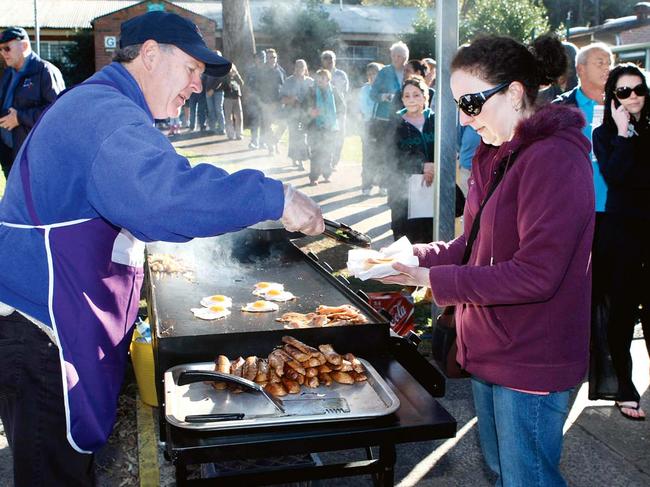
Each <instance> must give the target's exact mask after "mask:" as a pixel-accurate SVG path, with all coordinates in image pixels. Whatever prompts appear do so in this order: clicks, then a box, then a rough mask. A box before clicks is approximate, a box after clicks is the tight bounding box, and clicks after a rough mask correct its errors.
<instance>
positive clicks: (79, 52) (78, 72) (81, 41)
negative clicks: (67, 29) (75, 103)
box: [60, 32, 95, 88]
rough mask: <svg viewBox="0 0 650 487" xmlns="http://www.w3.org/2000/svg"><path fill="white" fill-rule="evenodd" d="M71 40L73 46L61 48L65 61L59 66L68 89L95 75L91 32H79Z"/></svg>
mask: <svg viewBox="0 0 650 487" xmlns="http://www.w3.org/2000/svg"><path fill="white" fill-rule="evenodd" d="M72 40H73V41H74V44H71V45H69V46H66V47H64V48H63V53H64V54H65V58H66V59H65V62H64V63H63V64H62V65H61V66H60V68H61V74H62V75H63V79H64V80H65V85H66V86H67V87H68V88H70V87H72V86H74V85H76V84H79V83H81V82H82V81H84V80H85V79H86V78H89V77H90V76H92V75H93V74H94V73H95V40H94V36H93V34H92V32H79V33H77V34H75V36H74V37H73V38H72Z"/></svg>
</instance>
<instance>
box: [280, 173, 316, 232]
mask: <svg viewBox="0 0 650 487" xmlns="http://www.w3.org/2000/svg"><path fill="white" fill-rule="evenodd" d="M280 221H281V222H282V224H283V225H284V228H286V229H287V230H289V231H290V232H302V233H304V234H306V235H319V234H321V233H323V231H324V230H325V223H324V222H323V214H322V213H321V209H320V206H318V205H317V204H316V202H315V201H314V200H312V199H311V198H310V197H308V196H307V195H305V194H304V193H301V192H300V191H296V190H295V189H293V187H292V186H291V185H289V184H285V185H284V212H283V213H282V219H281V220H280Z"/></svg>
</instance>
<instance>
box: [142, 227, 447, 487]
mask: <svg viewBox="0 0 650 487" xmlns="http://www.w3.org/2000/svg"><path fill="white" fill-rule="evenodd" d="M295 236H296V235H294V234H290V233H288V232H286V231H285V230H283V229H273V230H259V229H244V230H241V231H239V232H236V233H233V234H228V235H223V236H219V237H214V238H209V239H196V240H194V241H192V242H189V243H186V244H168V243H155V244H150V245H148V248H147V251H148V253H149V254H152V253H167V254H173V255H175V256H176V257H179V258H180V259H182V261H183V262H184V263H186V265H187V268H188V269H189V270H191V274H189V275H188V274H187V273H185V274H182V275H172V276H169V275H167V274H165V273H158V272H153V271H152V270H151V269H150V268H148V270H147V274H146V279H147V283H146V289H147V294H148V302H149V305H150V309H149V313H150V321H151V324H152V331H153V347H154V361H155V370H156V391H157V395H158V402H159V404H161V407H162V410H161V414H160V418H161V424H160V426H161V428H160V431H161V439H162V440H163V441H165V443H166V447H165V448H166V454H167V455H168V457H169V458H170V459H171V461H172V462H173V463H174V465H175V466H176V476H177V482H178V484H179V485H185V484H186V483H188V482H195V481H188V480H187V478H186V477H187V470H186V468H187V466H188V465H193V464H201V463H212V462H217V461H223V460H232V459H254V458H265V457H268V456H277V455H295V454H303V453H314V452H323V451H335V450H344V449H352V448H366V451H367V452H368V455H369V458H368V459H367V460H363V461H359V462H352V463H345V464H341V465H315V466H308V467H296V468H283V469H281V470H273V471H268V472H264V473H259V472H258V471H255V472H249V473H246V472H244V473H241V472H238V473H237V474H236V476H235V474H232V473H228V474H225V475H223V476H221V477H220V485H221V484H223V485H229V484H232V485H235V484H237V485H242V484H245V485H255V484H269V483H278V482H291V481H298V480H308V479H316V478H333V477H341V476H349V475H361V474H372V475H373V476H374V477H373V478H374V479H375V481H376V483H378V484H380V485H393V467H394V463H395V445H396V444H397V443H402V442H412V441H425V440H431V439H440V438H448V437H452V436H454V435H455V431H456V421H455V420H454V418H453V417H452V416H451V415H450V414H449V413H448V412H447V411H446V410H445V409H444V408H442V406H440V405H439V404H438V402H437V401H436V400H435V398H436V397H440V396H443V395H444V388H445V379H444V376H443V375H442V374H441V373H440V372H439V371H438V370H437V369H436V368H435V367H434V366H432V365H431V364H430V363H429V362H428V361H426V360H425V359H424V358H423V357H422V356H421V355H420V354H419V353H418V352H417V348H416V345H417V344H416V343H414V342H413V341H411V340H409V339H406V338H403V337H399V336H397V335H395V334H394V333H392V332H391V329H390V325H389V321H388V319H387V317H386V316H385V315H383V314H380V313H378V312H377V311H375V310H374V309H373V308H372V307H371V306H370V305H369V304H368V299H367V296H365V294H363V293H358V292H355V291H354V290H353V289H352V288H351V287H350V285H349V283H348V282H347V280H346V279H345V278H342V277H337V276H334V275H333V274H332V269H331V267H330V266H328V265H327V263H326V262H323V261H320V260H319V259H318V258H317V257H316V256H315V255H313V254H305V253H303V252H302V251H301V250H300V249H299V248H298V247H297V246H296V245H295V244H294V243H293V241H292V240H291V237H295ZM259 281H270V282H279V283H282V284H284V286H285V288H286V289H287V290H289V291H291V292H292V293H293V294H295V295H296V296H297V297H298V299H296V300H294V301H290V302H287V303H279V305H280V311H279V312H272V313H259V314H258V313H244V312H241V311H240V310H239V308H240V307H241V306H242V305H243V304H245V303H247V302H251V301H255V300H256V299H258V298H257V297H256V296H253V295H252V294H251V291H252V290H253V287H254V284H255V283H256V282H259ZM213 294H223V295H227V296H229V297H231V298H232V300H233V308H232V313H231V314H230V315H229V316H227V317H226V318H223V319H220V320H215V321H202V320H198V319H196V318H194V317H193V315H192V313H191V312H190V308H195V307H198V306H199V301H200V299H201V298H202V297H205V296H210V295H213ZM321 304H324V305H331V306H339V305H342V304H349V305H352V306H354V307H356V308H357V309H359V310H360V311H361V313H362V314H363V315H364V316H365V317H366V318H367V323H366V324H362V325H344V326H331V327H312V328H299V329H285V323H281V322H278V321H276V318H277V317H278V316H279V315H281V314H282V313H284V312H288V311H296V312H300V313H308V312H313V311H314V310H315V308H316V307H317V306H318V305H321ZM284 335H291V336H293V337H295V338H297V339H299V340H301V341H303V342H304V343H306V344H309V345H312V346H317V345H318V344H324V343H330V344H332V345H333V347H334V348H335V349H336V350H337V351H339V352H340V353H347V352H351V353H353V354H355V355H356V356H358V357H359V358H360V359H362V360H364V361H365V362H366V363H367V364H368V365H369V366H370V368H371V369H372V374H371V377H370V378H369V382H371V383H370V384H367V383H364V384H363V385H361V386H358V385H357V384H354V385H350V386H341V387H339V388H338V389H336V390H337V391H341V394H342V395H343V397H345V394H346V392H345V389H344V387H349V388H350V389H349V390H350V391H353V390H354V391H357V390H356V389H354V388H355V387H357V386H358V387H365V388H366V389H363V390H364V391H366V392H368V390H369V392H370V394H372V393H373V390H372V388H375V389H374V392H375V393H376V394H377V396H378V397H379V399H380V400H378V402H379V403H380V404H381V402H382V401H383V402H384V403H386V404H389V403H390V404H391V405H392V406H391V407H387V408H386V411H385V413H384V412H382V411H381V408H380V409H379V410H377V409H375V410H374V411H370V412H368V413H367V415H366V414H364V413H362V412H359V411H358V408H355V407H354V403H353V401H352V399H351V398H348V399H350V400H351V401H352V404H351V405H350V407H349V409H351V410H352V411H349V412H352V413H354V412H355V409H357V411H356V413H357V414H345V413H344V414H341V415H340V417H336V414H337V413H341V412H342V411H338V408H335V411H334V412H333V413H332V411H329V410H328V414H329V413H332V414H330V415H329V416H327V415H325V416H324V415H316V416H314V417H313V418H311V417H309V416H307V417H301V418H298V420H296V418H287V420H286V421H284V420H283V419H282V418H280V419H278V418H273V420H271V421H269V420H265V421H262V422H260V423H256V422H255V421H253V422H252V423H251V422H247V421H246V420H243V421H241V419H242V414H243V415H244V417H245V415H246V414H249V413H250V409H253V407H252V406H250V407H248V406H243V408H244V409H248V410H242V411H238V410H237V411H227V412H228V413H229V415H228V416H225V415H219V414H217V417H216V418H214V420H212V421H211V417H210V415H209V414H208V415H205V417H206V421H205V424H201V418H202V417H204V416H202V415H193V414H192V413H193V412H194V411H192V410H191V408H190V409H189V410H187V411H183V408H184V407H185V406H184V405H183V404H190V406H191V403H192V400H189V402H188V400H187V397H190V398H191V397H196V396H192V394H199V395H201V394H202V393H201V392H200V391H201V390H205V391H206V392H205V394H206V395H209V394H211V393H212V394H217V393H220V392H221V391H211V389H210V387H209V386H206V385H205V384H202V383H200V382H198V383H196V384H193V385H192V386H193V387H194V389H192V390H191V391H189V390H188V389H186V387H188V386H183V387H180V386H179V385H178V384H176V382H175V381H176V380H177V379H178V377H180V376H181V375H182V374H183V372H184V370H185V369H186V370H188V371H192V370H194V371H195V370H197V369H199V370H208V369H209V368H210V366H211V364H210V363H211V362H213V361H214V359H215V357H216V356H217V355H218V354H223V355H226V356H228V357H229V358H231V359H234V358H236V357H238V356H242V357H246V356H249V355H257V356H259V357H265V356H267V355H268V354H269V352H271V351H272V350H273V348H274V347H276V346H278V345H280V344H281V342H282V336H284ZM165 377H166V378H167V383H165ZM377 384H380V385H381V386H382V387H385V388H386V390H384V391H383V392H382V390H381V388H379V386H378V385H377ZM192 386H189V387H192ZM184 387H185V388H184ZM201 388H203V389H201ZM368 388H370V389H368ZM323 389H325V388H324V387H323ZM176 392H178V394H179V395H181V396H183V395H184V396H185V399H184V400H178V401H177V400H175V399H176V398H175V397H174V394H175V393H176ZM166 394H167V395H166ZM242 396H245V394H243V395H242ZM210 397H211V398H214V400H215V401H218V400H219V399H218V398H219V397H220V396H216V395H213V396H210ZM199 399H200V398H197V401H198V400H199ZM256 399H259V398H249V397H246V398H245V400H243V401H242V402H241V404H243V405H246V404H249V405H252V404H253V403H252V402H251V401H254V400H256ZM283 399H286V400H287V401H290V400H291V399H292V397H290V396H287V397H285V398H283ZM389 399H390V401H389ZM211 400H212V399H210V398H206V399H205V400H204V401H207V402H210V401H211ZM261 400H262V401H264V399H263V398H262V399H261ZM183 401H185V403H184V402H183ZM391 401H392V402H391ZM172 404H173V407H172ZM346 404H347V403H346ZM256 405H257V404H256ZM167 406H169V407H167ZM267 406H268V405H267ZM220 407H221V406H220V405H219V404H217V405H216V406H215V410H214V412H216V413H219V412H220ZM395 408H396V409H395ZM271 409H272V407H271ZM230 413H241V414H233V415H232V417H230V416H231V414H230ZM185 415H187V416H188V417H189V416H191V417H192V419H191V422H187V423H186V422H184V417H185ZM332 415H333V417H332ZM166 416H167V419H166ZM262 416H263V415H262ZM197 417H198V418H199V420H198V421H197V419H196V418H197ZM324 419H325V420H324ZM231 421H234V423H233V422H231ZM373 446H378V447H379V455H378V457H377V458H374V457H372V455H371V449H370V447H373Z"/></svg>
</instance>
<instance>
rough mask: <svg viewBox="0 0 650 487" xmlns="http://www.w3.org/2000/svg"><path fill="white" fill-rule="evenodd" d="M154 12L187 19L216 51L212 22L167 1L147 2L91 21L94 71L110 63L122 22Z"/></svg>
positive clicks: (214, 28)
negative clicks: (173, 14) (93, 41)
mask: <svg viewBox="0 0 650 487" xmlns="http://www.w3.org/2000/svg"><path fill="white" fill-rule="evenodd" d="M154 10H164V11H166V12H174V13H176V14H178V15H182V16H183V17H187V18H188V19H190V20H191V21H192V22H194V23H195V24H196V25H197V26H198V27H199V30H200V31H201V33H202V34H203V37H204V38H205V42H206V44H207V45H208V47H209V48H211V49H216V40H217V35H216V30H217V24H216V22H215V21H214V20H212V19H209V18H207V17H204V16H203V15H199V14H196V13H194V12H191V11H189V10H186V9H184V8H182V7H179V6H178V5H174V4H173V3H171V2H168V1H167V0H147V1H143V2H140V3H136V4H135V5H131V6H128V7H125V8H122V9H120V10H117V11H115V12H111V13H108V14H106V15H102V16H101V17H97V18H96V19H94V20H93V21H92V26H93V32H94V36H95V70H96V71H97V70H99V69H101V68H102V67H104V66H106V65H107V64H109V63H110V62H111V58H112V57H113V52H114V51H115V48H116V47H117V45H118V43H119V33H120V25H121V24H122V22H124V21H126V20H128V19H130V18H133V17H136V16H138V15H141V14H143V13H146V12H151V11H154Z"/></svg>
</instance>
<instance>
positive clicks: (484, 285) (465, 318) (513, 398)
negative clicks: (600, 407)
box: [384, 36, 594, 486]
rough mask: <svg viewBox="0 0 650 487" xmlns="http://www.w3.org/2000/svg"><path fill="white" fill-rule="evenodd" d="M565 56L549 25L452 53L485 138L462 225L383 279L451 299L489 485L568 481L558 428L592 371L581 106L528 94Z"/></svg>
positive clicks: (589, 203) (455, 89) (468, 112)
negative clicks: (543, 32)
mask: <svg viewBox="0 0 650 487" xmlns="http://www.w3.org/2000/svg"><path fill="white" fill-rule="evenodd" d="M565 67H566V58H565V55H564V51H563V48H562V45H561V44H560V42H559V41H558V40H557V39H555V38H554V37H551V36H541V37H539V38H537V39H536V40H535V41H534V44H533V45H532V46H530V47H528V46H524V45H523V44H520V43H519V42H517V41H515V40H513V39H510V38H506V37H497V36H488V37H483V38H480V39H478V40H476V41H474V42H473V43H472V44H470V45H467V46H464V47H462V48H461V49H460V50H459V51H458V52H457V54H456V56H455V57H454V59H453V61H452V64H451V72H452V75H451V90H452V93H453V96H454V99H455V100H456V102H457V104H458V107H459V108H460V112H459V119H460V123H461V124H462V125H470V126H471V127H472V128H474V129H475V130H476V131H477V132H478V134H479V135H480V136H481V138H482V143H481V145H480V146H479V148H478V150H477V152H476V155H475V157H474V159H473V163H472V173H471V177H470V181H469V192H468V202H467V204H466V205H465V218H464V225H465V228H464V233H463V234H462V235H461V236H460V237H458V238H457V239H455V240H453V241H451V242H447V243H445V242H437V243H433V244H428V245H415V246H414V247H413V253H414V255H416V256H417V257H418V259H419V264H420V267H408V266H404V265H401V264H395V265H394V266H393V267H394V268H395V269H396V270H398V271H400V272H402V273H403V274H401V275H399V276H395V277H389V278H384V281H385V282H392V283H399V284H403V285H426V286H429V287H430V288H431V290H432V294H433V298H434V300H435V301H436V303H437V304H438V305H439V306H448V305H455V306H456V314H455V318H456V331H457V343H458V354H457V357H456V358H457V361H458V362H459V363H460V365H461V366H462V367H463V368H464V369H465V370H466V371H467V372H469V373H470V374H471V375H472V390H473V393H474V402H475V407H476V413H477V416H478V425H479V435H480V440H481V446H482V449H483V454H484V456H485V459H486V462H487V464H488V466H489V467H490V469H491V470H493V471H494V472H495V474H496V475H498V476H499V479H498V481H497V485H536V486H564V485H566V482H565V481H564V479H563V478H562V475H561V473H560V469H559V462H560V455H561V451H562V428H563V426H564V422H565V420H566V417H567V413H568V409H569V397H570V393H571V390H572V389H573V388H574V387H575V386H576V385H577V384H580V383H581V382H582V380H583V378H584V377H585V372H586V370H587V363H588V347H589V326H590V299H591V267H590V252H591V243H592V238H593V228H594V211H593V208H594V189H593V182H592V170H591V162H590V159H589V152H590V146H589V142H588V141H587V139H586V138H585V137H584V135H583V134H582V132H581V129H582V126H583V125H584V118H583V116H582V115H581V114H580V113H579V112H578V111H576V110H574V109H571V108H568V107H565V106H560V105H547V106H542V107H538V106H537V105H536V103H535V101H536V98H537V94H538V91H539V86H540V85H545V84H549V83H550V81H551V80H553V79H555V78H556V77H557V76H559V75H561V74H562V73H563V72H564V68H565ZM472 229H473V230H474V231H473V232H472ZM474 236H475V237H476V238H474ZM466 248H467V249H468V250H469V260H468V262H467V264H466V265H460V264H461V262H462V260H463V255H464V253H465V250H466Z"/></svg>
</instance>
